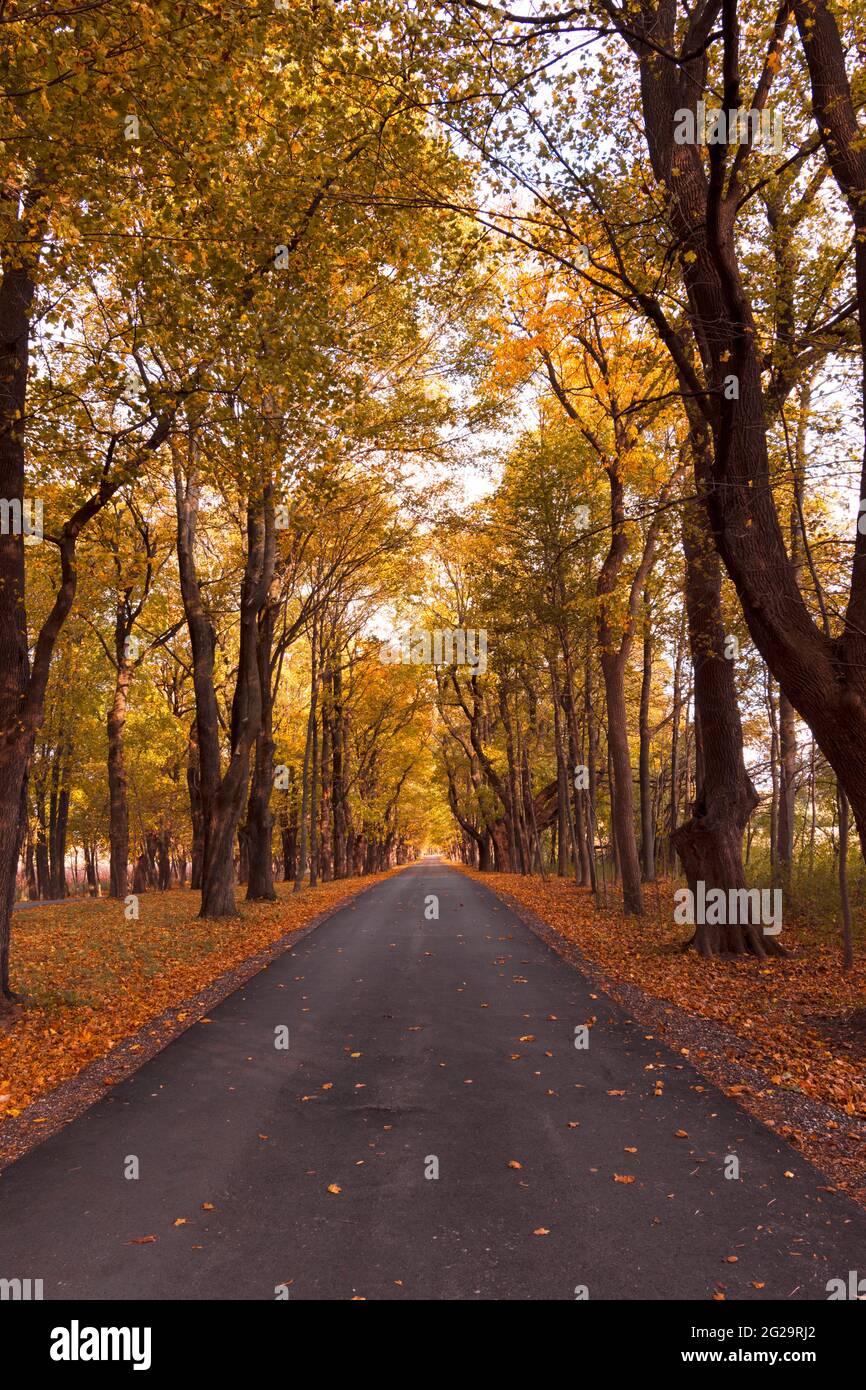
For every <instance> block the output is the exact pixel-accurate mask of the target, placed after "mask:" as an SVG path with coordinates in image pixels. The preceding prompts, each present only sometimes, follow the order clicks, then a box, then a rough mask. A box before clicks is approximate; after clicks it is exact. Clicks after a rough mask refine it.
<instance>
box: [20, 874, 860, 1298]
mask: <svg viewBox="0 0 866 1390" xmlns="http://www.w3.org/2000/svg"><path fill="white" fill-rule="evenodd" d="M431 894H435V895H436V896H437V897H438V902H439V918H438V920H428V919H427V918H426V917H425V900H426V899H427V897H428V895H431ZM209 1017H210V1019H211V1022H210V1023H198V1024H196V1025H195V1026H194V1027H192V1028H191V1029H189V1030H188V1032H186V1033H185V1034H184V1035H183V1036H181V1037H180V1038H178V1039H177V1040H176V1041H175V1042H173V1043H172V1044H171V1045H170V1046H169V1047H167V1048H166V1049H165V1051H163V1052H162V1053H160V1054H159V1056H157V1057H155V1058H154V1059H153V1060H152V1061H150V1062H148V1063H147V1064H146V1065H144V1066H143V1067H142V1068H141V1069H140V1070H139V1071H138V1072H137V1073H136V1074H135V1075H134V1076H132V1077H131V1078H129V1079H128V1080H127V1081H125V1082H123V1083H121V1084H119V1085H118V1086H116V1087H114V1088H112V1090H111V1091H110V1092H109V1093H108V1094H107V1095H106V1097H105V1099H104V1100H102V1101H100V1102H99V1103H98V1104H97V1105H95V1106H94V1107H92V1108H91V1109H90V1110H89V1111H87V1112H86V1113H85V1114H84V1115H82V1116H81V1117H80V1118H79V1119H78V1120H76V1121H75V1122H74V1123H73V1124H72V1125H70V1126H68V1127H67V1128H66V1129H64V1130H63V1131H62V1132H61V1133H59V1134H57V1135H56V1136H54V1137H53V1138H52V1139H50V1140H48V1141H47V1142H46V1143H44V1144H43V1145H41V1146H40V1147H39V1148H37V1149H35V1150H33V1151H32V1152H31V1153H30V1154H29V1155H27V1156H26V1157H25V1158H23V1159H21V1160H20V1161H19V1162H18V1163H16V1164H14V1165H13V1166H12V1167H11V1168H9V1169H7V1170H6V1172H5V1173H4V1174H3V1175H2V1176H0V1278H2V1277H6V1278H11V1277H19V1278H28V1277H29V1278H33V1279H36V1278H41V1279H43V1281H44V1296H45V1298H46V1299H49V1298H74V1299H97V1298H100V1299H101V1298H108V1299H125V1298H161V1299H206V1298H231V1299H274V1298H275V1297H276V1296H278V1290H282V1288H285V1290H287V1292H288V1296H289V1298H290V1299H352V1298H365V1299H368V1300H373V1299H400V1298H404V1299H556V1300H559V1299H565V1300H573V1299H574V1298H575V1296H576V1293H575V1290H578V1289H581V1288H585V1289H586V1290H587V1291H588V1295H589V1298H590V1299H591V1300H592V1299H605V1298H608V1299H611V1298H613V1299H633V1298H656V1299H710V1298H712V1296H713V1294H714V1292H715V1291H716V1290H717V1289H719V1288H723V1289H724V1291H725V1292H726V1296H727V1298H728V1299H729V1300H731V1299H759V1298H773V1299H775V1298H786V1299H787V1298H791V1299H794V1300H798V1299H804V1298H812V1299H826V1297H827V1292H826V1284H827V1281H828V1279H830V1278H836V1277H840V1278H844V1279H847V1275H848V1271H849V1270H850V1269H858V1268H859V1269H860V1270H861V1271H863V1270H866V1215H864V1214H863V1213H862V1212H861V1211H860V1210H859V1209H858V1208H856V1207H855V1206H854V1205H852V1204H851V1203H850V1202H848V1201H847V1199H844V1198H842V1197H840V1196H837V1195H834V1194H830V1193H827V1192H823V1191H821V1185H822V1183H823V1182H824V1179H823V1178H822V1177H821V1176H820V1175H819V1174H817V1173H816V1172H815V1170H814V1169H812V1168H811V1167H810V1166H809V1165H808V1164H807V1163H805V1162H804V1161H803V1160H801V1159H800V1158H799V1157H798V1156H797V1154H796V1153H795V1152H794V1151H793V1150H792V1149H790V1148H789V1147H788V1146H787V1145H785V1144H782V1143H780V1142H779V1141H778V1140H777V1139H776V1138H775V1137H774V1136H773V1134H772V1133H771V1132H770V1131H769V1130H767V1129H766V1128H764V1127H763V1126H762V1125H760V1124H759V1123H757V1122H756V1121H755V1120H753V1119H751V1118H750V1117H749V1116H748V1115H747V1114H745V1113H744V1112H743V1111H741V1110H740V1109H739V1108H738V1106H737V1105H736V1104H735V1102H734V1101H733V1100H730V1099H728V1098H727V1097H725V1096H723V1095H722V1094H720V1093H719V1092H718V1091H716V1090H715V1089H714V1088H712V1087H711V1086H710V1084H709V1083H708V1082H707V1081H705V1080H704V1079H703V1078H702V1077H701V1076H699V1075H698V1074H697V1073H696V1072H695V1071H694V1070H693V1069H692V1068H691V1067H690V1066H689V1065H688V1064H687V1063H686V1062H685V1061H684V1059H683V1058H682V1057H681V1056H679V1055H677V1054H675V1053H672V1052H670V1051H669V1050H667V1049H666V1048H664V1047H662V1046H660V1045H659V1043H658V1042H657V1041H656V1040H655V1039H652V1038H648V1037H647V1036H646V1033H647V1030H646V1029H644V1028H643V1027H641V1026H640V1025H639V1024H636V1023H633V1022H630V1021H629V1020H628V1018H627V1017H625V1016H624V1015H623V1014H622V1012H621V1011H620V1010H619V1009H617V1008H616V1007H615V1006H614V1005H613V1004H612V1003H611V1002H610V1001H609V1000H608V999H607V997H606V996H604V995H598V994H597V993H594V992H593V991H592V987H591V986H590V985H589V984H588V983H587V982H586V981H585V980H584V979H583V977H582V976H581V975H580V974H579V973H578V972H577V971H575V970H574V969H572V967H570V966H569V965H567V964H566V963H565V962H564V961H563V960H562V959H560V957H559V956H558V955H556V954H555V953H554V952H552V951H551V950H550V949H548V947H547V946H545V945H544V944H543V942H542V941H540V940H539V939H538V938H537V937H536V936H535V935H534V934H533V933H532V932H530V931H529V930H528V929H527V928H526V927H525V926H524V925H523V924H522V923H520V922H518V921H517V920H516V919H515V918H514V916H513V914H512V913H511V912H510V911H509V910H508V908H507V907H505V906H504V904H502V903H501V902H500V901H499V900H498V899H497V898H496V897H495V896H494V895H492V894H491V893H489V892H488V891H487V890H486V889H484V888H482V887H480V886H478V885H476V884H474V883H473V882H471V881H470V880H468V879H466V878H464V877H463V876H462V875H460V874H459V873H457V872H455V871H454V870H451V869H449V868H447V867H445V866H443V865H439V864H436V863H432V864H427V863H422V864H420V865H417V866H413V867H412V868H410V869H408V870H406V871H405V872H403V873H401V874H399V875H397V876H395V877H393V878H391V879H388V880H386V881H384V882H381V883H378V884H376V885H374V886H373V887H372V888H370V889H369V890H368V891H366V892H365V893H364V894H363V895H361V896H360V897H357V898H355V899H354V900H353V901H351V902H350V903H348V904H347V905H346V907H344V908H343V909H341V910H340V911H339V912H338V913H337V914H336V915H335V916H333V917H332V918H331V919H330V920H328V921H327V922H325V923H324V924H323V925H322V926H321V927H319V928H318V929H317V930H316V931H314V932H312V933H311V934H310V935H308V936H307V937H305V938H304V939H303V940H301V941H299V942H298V944H297V946H295V947H294V948H293V949H291V950H289V951H287V952H286V953H285V954H284V955H283V956H281V957H280V958H279V959H278V960H276V961H275V962H274V963H273V964H272V965H271V966H270V967H269V968H267V969H265V970H263V971H262V972H261V973H260V974H259V975H257V976H256V977H255V978H254V979H252V980H251V981H249V983H248V984H246V985H245V986H243V987H242V988H241V989H239V990H238V991H237V992H236V993H235V994H233V995H231V996H230V997H229V998H228V999H227V1000H226V1001H225V1002H224V1003H223V1004H222V1005H220V1006H219V1007H218V1008H216V1009H215V1010H214V1011H213V1012H212V1013H211V1014H210V1016H209ZM593 1017H595V1019H596V1022H595V1024H594V1025H593V1026H592V1027H591V1028H590V1030H589V1034H588V1036H589V1046H588V1048H586V1049H578V1048H576V1047H575V1045H574V1043H575V1029H576V1028H579V1027H580V1026H581V1025H584V1024H586V1023H588V1022H589V1020H590V1019H592V1018H593ZM281 1029H288V1041H289V1046H288V1048H287V1049H282V1048H278V1047H276V1046H275V1041H276V1040H281V1034H280V1033H279V1032H278V1031H277V1030H281ZM282 1036H284V1035H282ZM659 1081H661V1082H663V1085H662V1087H661V1093H660V1094H656V1090H657V1089H658V1088H657V1084H656V1083H657V1082H659ZM699 1087H700V1088H703V1089H697V1088H699ZM678 1131H681V1132H684V1135H683V1133H678ZM684 1136H685V1137H684ZM632 1150H633V1151H634V1152H632ZM730 1154H733V1155H736V1157H737V1159H738V1161H739V1178H738V1179H729V1178H726V1177H725V1166H726V1155H730ZM133 1157H134V1158H135V1159H137V1162H138V1172H139V1176H138V1178H128V1177H126V1176H125V1171H132V1169H133V1167H134V1165H132V1164H130V1161H129V1160H130V1158H133ZM434 1160H435V1162H434ZM437 1165H438V1177H433V1176H427V1174H432V1173H433V1172H434V1171H435V1170H436V1167H437ZM516 1165H520V1166H519V1167H518V1166H516ZM731 1166H732V1165H730V1164H729V1165H728V1167H731ZM786 1172H788V1173H793V1175H794V1176H793V1177H786V1176H785V1174H786ZM615 1175H618V1176H619V1178H620V1179H625V1178H627V1179H629V1181H617V1177H616V1176H615ZM333 1188H337V1189H339V1190H338V1191H334V1190H329V1189H333ZM178 1223H181V1224H178ZM538 1232H545V1234H538ZM152 1236H155V1237H156V1239H155V1240H147V1241H144V1238H145V1237H152ZM142 1241H144V1243H136V1242H142ZM732 1256H736V1261H733V1260H731V1259H730V1257H732ZM756 1284H758V1285H761V1287H760V1288H756V1287H755V1285H756Z"/></svg>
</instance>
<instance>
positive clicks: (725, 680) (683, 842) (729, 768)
mask: <svg viewBox="0 0 866 1390" xmlns="http://www.w3.org/2000/svg"><path fill="white" fill-rule="evenodd" d="M683 550H684V552H685V556H686V577H685V591H686V610H687V614H688V627H689V643H690V647H691V653H692V665H693V668H694V698H695V709H696V710H697V711H700V722H701V729H702V738H703V755H702V761H701V769H702V770H701V780H700V784H699V785H698V787H697V794H696V796H695V802H694V805H693V807H692V814H691V817H690V819H689V820H688V821H686V822H685V823H684V824H683V825H681V826H680V827H679V828H678V829H677V830H676V831H675V832H674V835H673V842H674V845H675V848H676V850H677V853H678V854H679V856H680V860H681V862H682V865H683V869H684V871H685V874H686V878H687V880H688V885H689V888H690V889H691V891H692V893H696V892H697V883H698V882H699V881H703V883H704V884H705V885H706V891H707V892H709V891H710V889H713V888H722V889H724V890H725V891H727V890H728V889H731V888H743V887H745V882H746V881H745V873H744V870H743V857H742V844H743V832H744V830H745V828H746V825H747V823H748V820H749V817H750V816H751V814H752V811H753V810H754V808H755V806H756V805H757V803H758V797H757V793H756V792H755V788H754V787H753V785H752V781H751V778H750V777H749V775H748V773H747V772H746V767H745V762H744V760H743V731H742V725H741V723H740V710H739V705H738V702H737V691H736V684H735V681H734V670H733V664H732V662H731V661H730V660H729V659H728V658H727V657H726V656H725V631H724V626H723V623H722V616H721V611H722V610H721V585H722V579H721V567H720V565H719V559H718V556H717V555H716V552H715V549H714V548H713V545H712V539H711V537H710V534H709V530H708V527H707V524H706V519H705V515H704V513H703V511H702V509H701V508H700V506H699V505H696V504H692V505H690V506H689V507H688V508H687V509H686V511H685V512H684V516H683ZM694 944H695V946H696V947H697V949H698V950H699V951H700V952H701V954H702V955H703V956H713V955H722V954H729V953H730V954H740V953H742V952H745V951H749V952H752V953H753V954H755V955H757V956H765V955H766V954H768V952H769V951H770V950H772V949H774V948H775V944H774V942H773V941H772V939H771V938H766V937H764V936H763V935H762V933H761V928H760V925H756V924H749V923H743V924H737V923H729V924H727V925H724V924H721V923H720V924H707V923H704V924H698V925H697V926H696V929H695V935H694Z"/></svg>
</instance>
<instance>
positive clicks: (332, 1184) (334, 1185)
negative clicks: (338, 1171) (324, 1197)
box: [328, 1182, 343, 1196]
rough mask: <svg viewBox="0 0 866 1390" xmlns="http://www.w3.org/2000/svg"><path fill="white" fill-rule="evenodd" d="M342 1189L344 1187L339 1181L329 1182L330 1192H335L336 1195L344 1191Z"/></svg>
mask: <svg viewBox="0 0 866 1390" xmlns="http://www.w3.org/2000/svg"><path fill="white" fill-rule="evenodd" d="M342 1190H343V1189H342V1187H340V1185H339V1183H336V1182H329V1183H328V1191H329V1192H333V1193H334V1195H335V1196H336V1195H337V1194H338V1193H340V1192H342Z"/></svg>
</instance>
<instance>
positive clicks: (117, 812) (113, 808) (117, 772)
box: [107, 652, 132, 898]
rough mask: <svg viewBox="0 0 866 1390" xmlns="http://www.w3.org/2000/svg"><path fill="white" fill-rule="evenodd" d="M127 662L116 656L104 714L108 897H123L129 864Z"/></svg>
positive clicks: (128, 675)
mask: <svg viewBox="0 0 866 1390" xmlns="http://www.w3.org/2000/svg"><path fill="white" fill-rule="evenodd" d="M131 676H132V668H131V666H130V663H129V662H128V661H127V660H125V658H124V657H123V655H122V652H121V656H120V661H119V664H118V666H117V668H116V673H115V679H114V698H113V700H112V702H111V708H110V709H109V711H108V721H107V731H108V843H109V850H110V863H109V871H108V881H109V887H108V896H109V897H110V898H125V897H126V883H127V874H128V864H129V799H128V793H127V779H126V758H125V752H124V730H125V726H126V707H127V696H128V692H129V682H130V679H131Z"/></svg>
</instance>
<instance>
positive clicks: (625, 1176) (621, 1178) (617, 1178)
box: [613, 1173, 634, 1182]
mask: <svg viewBox="0 0 866 1390" xmlns="http://www.w3.org/2000/svg"><path fill="white" fill-rule="evenodd" d="M613 1180H614V1182H634V1175H633V1174H632V1173H614V1175H613Z"/></svg>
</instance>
